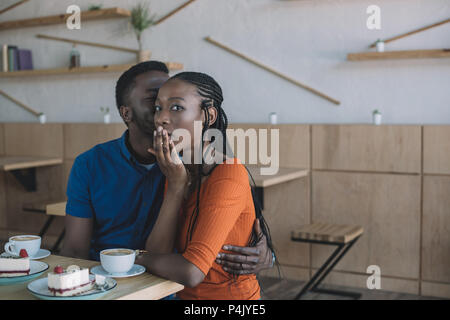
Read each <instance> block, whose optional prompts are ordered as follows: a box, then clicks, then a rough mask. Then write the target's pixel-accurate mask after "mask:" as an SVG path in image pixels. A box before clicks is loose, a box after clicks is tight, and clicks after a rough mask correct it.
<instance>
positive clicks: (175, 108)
mask: <svg viewBox="0 0 450 320" xmlns="http://www.w3.org/2000/svg"><path fill="white" fill-rule="evenodd" d="M171 109H172V110H174V111H180V110H183V109H184V108H183V107H182V106H179V105H176V104H175V105H173V106H172V107H171Z"/></svg>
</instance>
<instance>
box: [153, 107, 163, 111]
mask: <svg viewBox="0 0 450 320" xmlns="http://www.w3.org/2000/svg"><path fill="white" fill-rule="evenodd" d="M153 109H154V110H155V112H156V111H161V107H160V106H154V107H153Z"/></svg>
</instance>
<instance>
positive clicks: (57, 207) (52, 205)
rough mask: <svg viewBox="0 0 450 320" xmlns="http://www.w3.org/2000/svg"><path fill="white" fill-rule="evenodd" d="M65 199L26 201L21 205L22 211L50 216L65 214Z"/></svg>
mask: <svg viewBox="0 0 450 320" xmlns="http://www.w3.org/2000/svg"><path fill="white" fill-rule="evenodd" d="M66 203H67V201H66V200H63V199H59V200H50V201H40V202H34V203H28V204H25V205H24V206H23V210H24V211H29V212H38V213H45V214H48V215H52V216H65V215H66Z"/></svg>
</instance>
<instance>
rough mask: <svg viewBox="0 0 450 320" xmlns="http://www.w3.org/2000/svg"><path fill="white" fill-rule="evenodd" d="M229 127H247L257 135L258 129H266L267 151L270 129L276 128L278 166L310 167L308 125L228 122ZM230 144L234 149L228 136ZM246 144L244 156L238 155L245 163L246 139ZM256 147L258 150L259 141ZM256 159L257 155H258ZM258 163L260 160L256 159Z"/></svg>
mask: <svg viewBox="0 0 450 320" xmlns="http://www.w3.org/2000/svg"><path fill="white" fill-rule="evenodd" d="M229 129H243V130H244V131H247V130H249V129H255V130H256V134H257V136H258V134H259V130H261V129H266V130H267V133H268V137H267V143H268V147H267V150H268V153H269V154H270V152H271V130H278V133H279V144H278V150H279V166H280V167H284V168H309V167H310V160H309V159H310V152H309V151H310V126H309V125H296V124H295V125H294V124H282V125H269V124H230V125H229ZM228 139H229V141H230V145H231V147H232V148H233V150H235V152H236V150H237V149H236V148H237V143H236V141H235V143H234V144H231V139H230V136H228ZM246 143H247V145H246V149H245V154H246V157H245V158H244V157H240V159H241V161H243V160H245V163H249V156H248V153H249V146H248V144H249V140H248V139H247V142H246ZM257 143H258V146H257V148H256V150H257V152H259V141H258V142H257ZM258 160H260V159H259V155H258ZM258 164H260V162H259V161H258Z"/></svg>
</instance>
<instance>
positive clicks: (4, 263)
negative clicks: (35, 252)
mask: <svg viewBox="0 0 450 320" xmlns="http://www.w3.org/2000/svg"><path fill="white" fill-rule="evenodd" d="M28 274H30V258H28V254H27V251H26V250H25V249H22V250H20V255H19V256H12V255H9V254H7V255H3V256H0V277H18V276H26V275H28Z"/></svg>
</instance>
